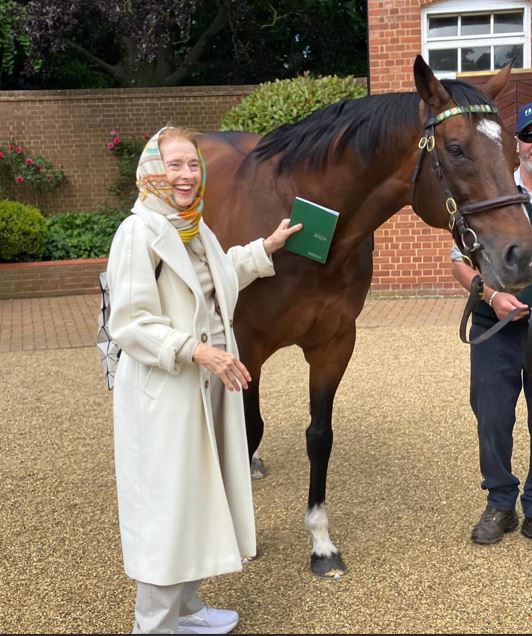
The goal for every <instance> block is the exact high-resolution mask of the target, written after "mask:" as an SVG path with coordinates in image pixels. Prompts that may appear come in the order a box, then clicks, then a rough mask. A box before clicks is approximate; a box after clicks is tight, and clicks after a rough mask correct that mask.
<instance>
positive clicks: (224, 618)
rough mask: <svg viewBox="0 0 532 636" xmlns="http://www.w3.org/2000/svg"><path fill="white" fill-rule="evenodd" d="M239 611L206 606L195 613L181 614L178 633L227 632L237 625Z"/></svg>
mask: <svg viewBox="0 0 532 636" xmlns="http://www.w3.org/2000/svg"><path fill="white" fill-rule="evenodd" d="M237 623H238V613H237V612H233V610H226V609H216V608H214V607H204V608H203V609H200V611H199V612H196V613H195V614H189V615H188V616H180V617H179V619H178V628H177V633H178V634H227V633H228V632H230V631H231V630H232V629H234V628H235V627H236V624H237Z"/></svg>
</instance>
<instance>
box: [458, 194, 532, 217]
mask: <svg viewBox="0 0 532 636" xmlns="http://www.w3.org/2000/svg"><path fill="white" fill-rule="evenodd" d="M529 200H530V199H529V197H528V194H525V193H519V194H506V195H504V196H502V197H496V198H495V199H489V200H488V201H479V202H478V203H470V204H469V205H464V206H463V207H461V208H460V213H461V214H474V213H475V212H484V211H485V210H493V208H503V207H505V206H507V205H516V204H517V203H521V204H523V205H526V204H527V203H528V202H529Z"/></svg>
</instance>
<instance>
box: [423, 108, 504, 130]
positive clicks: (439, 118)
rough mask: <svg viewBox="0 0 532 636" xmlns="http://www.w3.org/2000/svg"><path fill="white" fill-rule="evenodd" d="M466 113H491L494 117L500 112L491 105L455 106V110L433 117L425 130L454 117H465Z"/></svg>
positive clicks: (451, 109) (448, 110) (450, 109)
mask: <svg viewBox="0 0 532 636" xmlns="http://www.w3.org/2000/svg"><path fill="white" fill-rule="evenodd" d="M464 113H491V114H493V115H498V114H499V111H498V110H497V109H496V108H494V107H493V106H490V105H489V104H473V105H471V106H455V107H454V108H449V109H447V110H444V111H443V112H441V113H439V115H435V116H434V117H431V118H430V119H429V120H428V121H427V123H426V124H425V128H429V127H430V126H435V125H436V124H439V123H440V122H442V121H443V120H444V119H448V118H449V117H453V116H454V115H463V114H464Z"/></svg>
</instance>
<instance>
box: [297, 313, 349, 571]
mask: <svg viewBox="0 0 532 636" xmlns="http://www.w3.org/2000/svg"><path fill="white" fill-rule="evenodd" d="M354 344H355V326H354V324H352V325H350V327H349V329H347V330H346V331H345V332H344V333H343V334H341V335H340V336H335V338H334V339H333V340H331V341H329V342H328V343H327V344H325V345H323V346H320V347H315V348H313V349H310V350H305V358H306V360H307V362H308V363H309V365H310V386H309V389H310V416H311V420H310V425H309V427H308V428H307V431H306V436H307V455H308V458H309V460H310V484H309V496H308V509H307V513H306V516H305V525H306V527H307V529H308V531H309V532H310V534H311V536H312V555H311V560H310V564H311V569H312V572H313V573H314V574H316V575H317V576H321V577H325V578H337V577H339V576H342V575H343V574H345V572H346V570H347V567H346V565H345V563H344V562H343V560H342V557H341V555H340V552H339V550H338V548H337V547H336V546H335V545H334V543H333V542H332V541H331V539H330V537H329V521H328V519H327V513H326V511H325V492H326V487H327V467H328V464H329V457H330V455H331V449H332V444H333V431H332V410H333V402H334V396H335V394H336V389H337V388H338V385H339V384H340V380H341V379H342V376H343V374H344V371H345V369H346V367H347V364H348V362H349V359H350V358H351V355H352V353H353V348H354Z"/></svg>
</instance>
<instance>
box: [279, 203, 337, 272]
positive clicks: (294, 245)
mask: <svg viewBox="0 0 532 636" xmlns="http://www.w3.org/2000/svg"><path fill="white" fill-rule="evenodd" d="M338 216H339V212H337V211H336V210H331V208H326V207H325V206H323V205H320V204H319V203H313V202H312V201H307V199H302V198H301V197H296V198H295V199H294V203H293V205H292V212H291V214H290V225H289V227H292V225H295V224H296V223H303V227H302V229H301V230H299V232H296V233H295V234H292V236H289V237H288V238H287V240H286V243H285V244H284V246H285V249H287V250H289V251H290V252H293V253H294V254H300V255H301V256H305V257H306V258H310V259H312V260H313V261H318V263H325V262H326V261H327V255H328V253H329V248H330V246H331V241H332V237H333V234H334V230H335V228H336V222H337V221H338Z"/></svg>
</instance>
